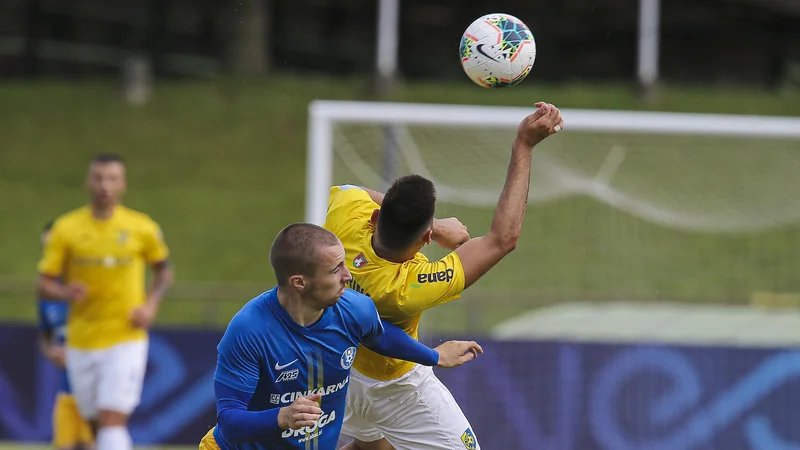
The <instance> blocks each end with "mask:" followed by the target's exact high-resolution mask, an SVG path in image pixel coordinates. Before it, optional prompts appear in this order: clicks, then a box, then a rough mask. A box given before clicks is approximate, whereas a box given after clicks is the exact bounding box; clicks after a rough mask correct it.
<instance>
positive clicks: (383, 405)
mask: <svg viewBox="0 0 800 450" xmlns="http://www.w3.org/2000/svg"><path fill="white" fill-rule="evenodd" d="M536 107H537V110H536V111H535V112H534V113H533V114H531V115H529V116H528V117H526V118H525V119H523V120H522V122H521V123H520V124H519V126H518V129H517V137H516V139H515V140H514V143H513V145H512V149H511V161H510V163H509V167H508V173H507V175H506V182H505V186H504V187H503V191H502V193H501V194H500V200H499V201H498V203H497V207H496V209H495V212H494V217H493V220H492V225H491V228H490V229H489V232H488V233H487V234H486V235H485V236H482V237H478V238H474V239H470V240H467V239H469V236H468V234H466V228H465V227H464V226H463V225H461V224H460V223H459V222H458V221H457V220H449V221H448V222H438V223H437V224H436V225H437V228H438V230H437V233H438V234H439V235H440V236H437V237H436V239H437V240H439V241H441V242H444V243H446V244H451V245H452V248H455V251H453V252H451V253H450V254H448V255H447V256H445V257H444V258H442V259H441V260H439V261H434V262H431V261H429V260H428V258H427V257H426V256H425V255H423V254H422V253H419V251H420V250H421V249H422V247H423V246H424V245H426V244H430V243H431V240H433V239H434V230H433V229H432V227H433V226H434V211H435V206H436V191H435V189H434V186H433V183H431V182H430V181H429V180H427V179H425V178H423V177H421V176H417V175H410V176H405V177H402V178H399V179H398V180H396V181H395V182H394V184H393V185H392V186H391V187H390V188H389V190H388V191H387V192H386V195H385V196H384V195H383V194H381V193H379V192H376V191H372V190H369V189H364V188H357V187H354V186H342V187H333V188H331V195H330V200H329V203H328V214H327V218H326V222H325V228H327V229H329V230H331V231H333V232H334V234H336V235H337V237H339V239H340V240H341V241H342V243H343V245H344V247H345V251H346V261H347V264H348V266H349V267H350V268H351V270H352V274H353V280H352V284H353V287H354V288H355V289H356V290H358V291H359V292H363V293H366V294H367V295H369V296H370V297H371V298H372V299H373V301H374V302H375V304H376V306H377V309H378V312H379V313H380V315H381V317H382V318H383V319H386V320H387V321H388V322H391V323H394V324H396V325H397V326H398V327H400V328H402V329H403V330H404V331H405V332H406V333H408V334H409V335H410V336H412V337H414V338H417V337H418V334H419V321H420V318H421V314H422V312H423V311H425V310H426V309H428V308H431V307H434V306H436V305H440V304H443V303H446V302H448V301H451V300H454V299H457V298H459V297H460V295H461V292H462V291H463V290H464V289H466V288H468V287H469V286H471V285H472V284H473V283H475V282H476V281H477V280H478V279H479V278H480V277H482V276H483V275H484V274H486V272H488V271H489V269H491V268H492V267H493V266H494V265H495V264H497V263H498V262H500V260H501V259H502V258H503V257H505V256H506V255H507V254H508V253H510V252H511V251H512V250H514V247H515V246H516V244H517V239H518V238H519V235H520V231H521V229H522V220H523V217H524V216H525V209H526V207H527V200H528V189H529V186H530V176H531V156H532V151H533V148H534V147H535V146H536V145H537V144H538V143H539V142H541V141H542V140H544V139H545V138H547V137H548V136H550V135H552V134H553V133H556V132H558V131H559V130H560V129H561V127H562V126H563V121H562V119H561V113H560V111H559V110H558V108H556V107H555V106H553V105H550V104H547V103H537V104H536ZM442 235H446V236H442ZM459 241H460V242H459ZM463 241H466V242H465V243H463V244H462V245H459V244H460V243H461V242H463ZM456 247H457V248H456ZM353 368H354V370H353V375H352V386H351V389H350V392H349V395H348V399H347V400H348V403H347V412H346V417H345V423H344V426H343V428H342V434H344V435H346V436H350V437H352V438H354V439H355V440H354V441H353V442H351V443H349V444H347V445H346V446H345V447H343V448H346V449H355V448H359V449H361V450H373V449H391V448H392V446H394V447H395V448H397V449H400V450H409V449H423V448H424V449H442V450H455V449H463V448H465V447H466V448H467V449H470V450H475V449H479V448H480V445H479V444H478V442H477V438H476V436H475V433H474V432H473V430H472V427H471V426H470V423H469V421H468V420H467V418H466V417H465V415H464V413H463V412H462V411H461V408H460V407H459V406H458V404H457V403H456V401H455V399H454V398H453V396H452V394H451V393H450V391H449V390H448V389H447V387H445V386H444V384H442V383H441V381H439V379H438V378H437V377H436V376H435V375H434V374H433V371H432V370H431V369H430V368H428V367H422V366H416V365H414V364H413V363H409V362H406V361H399V360H394V359H391V358H386V357H383V356H380V355H378V354H376V353H374V352H371V351H370V350H369V349H360V350H359V352H358V356H357V357H356V360H355V363H354V364H353ZM400 392H402V394H401V393H400ZM398 396H403V398H404V401H403V402H397V401H393V399H395V398H397V397H398Z"/></svg>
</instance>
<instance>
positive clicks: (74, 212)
mask: <svg viewBox="0 0 800 450" xmlns="http://www.w3.org/2000/svg"><path fill="white" fill-rule="evenodd" d="M90 218H91V211H89V207H88V206H81V207H78V208H74V209H71V210H69V211H67V212H65V213H63V214H61V215H60V216H58V217H56V219H55V220H54V221H53V227H52V229H53V230H68V229H70V228H74V227H83V226H84V225H85V223H86V221H87V220H89V219H90Z"/></svg>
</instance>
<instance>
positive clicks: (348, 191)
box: [328, 184, 378, 213]
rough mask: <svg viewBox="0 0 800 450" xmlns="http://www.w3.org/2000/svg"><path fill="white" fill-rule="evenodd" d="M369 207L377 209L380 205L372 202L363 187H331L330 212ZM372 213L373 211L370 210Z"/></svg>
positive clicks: (346, 185)
mask: <svg viewBox="0 0 800 450" xmlns="http://www.w3.org/2000/svg"><path fill="white" fill-rule="evenodd" d="M358 206H363V207H366V206H369V207H371V208H372V207H374V208H377V207H378V205H377V204H376V203H375V202H374V201H372V197H370V196H369V193H368V192H367V191H365V190H364V189H363V188H362V187H361V186H356V185H353V184H340V185H336V186H331V189H330V195H329V201H328V212H329V213H330V212H332V211H336V210H344V209H349V207H358ZM370 211H371V210H370Z"/></svg>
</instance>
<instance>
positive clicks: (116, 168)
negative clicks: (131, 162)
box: [88, 162, 126, 206]
mask: <svg viewBox="0 0 800 450" xmlns="http://www.w3.org/2000/svg"><path fill="white" fill-rule="evenodd" d="M88 185H89V192H90V193H91V195H92V201H93V202H94V203H95V204H98V205H102V206H105V205H113V204H117V203H119V200H120V198H121V197H122V194H124V193H125V187H126V183H125V166H124V165H122V163H119V162H108V163H93V164H92V165H91V166H90V167H89V180H88Z"/></svg>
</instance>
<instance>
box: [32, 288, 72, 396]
mask: <svg viewBox="0 0 800 450" xmlns="http://www.w3.org/2000/svg"><path fill="white" fill-rule="evenodd" d="M68 315H69V304H68V303H67V302H59V301H55V300H44V299H39V330H40V331H42V332H43V333H47V334H48V335H50V336H51V339H52V340H53V341H54V342H56V343H57V344H64V343H65V342H66V329H67V316H68ZM58 370H59V372H60V373H59V378H60V379H61V381H60V384H59V388H58V389H59V392H67V393H69V392H70V388H69V379H68V378H67V371H66V369H63V368H60V367H59V368H58Z"/></svg>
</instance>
